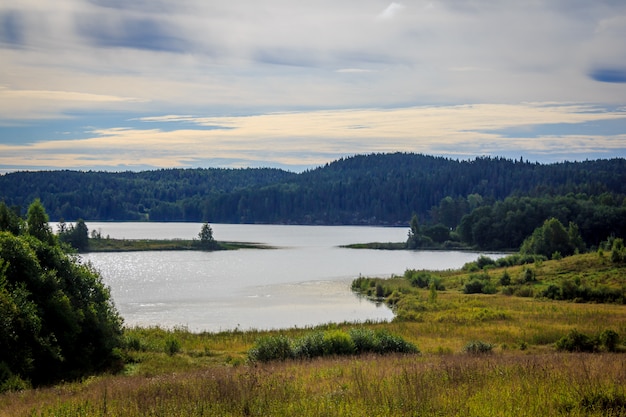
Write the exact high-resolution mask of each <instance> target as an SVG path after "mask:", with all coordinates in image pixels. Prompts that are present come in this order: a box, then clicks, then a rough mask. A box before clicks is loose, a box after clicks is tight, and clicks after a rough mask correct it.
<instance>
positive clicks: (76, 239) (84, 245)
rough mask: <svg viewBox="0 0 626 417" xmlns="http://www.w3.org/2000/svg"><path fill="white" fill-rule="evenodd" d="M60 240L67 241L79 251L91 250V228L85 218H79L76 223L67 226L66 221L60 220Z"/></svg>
mask: <svg viewBox="0 0 626 417" xmlns="http://www.w3.org/2000/svg"><path fill="white" fill-rule="evenodd" d="M58 236H59V240H60V241H61V242H63V243H67V244H68V245H70V246H71V247H72V248H74V249H76V250H77V251H79V252H86V251H87V250H89V229H88V228H87V225H86V224H85V221H84V220H83V219H78V220H77V221H76V225H73V224H70V225H69V226H67V225H66V224H65V222H64V221H61V222H59V232H58Z"/></svg>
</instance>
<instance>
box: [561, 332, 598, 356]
mask: <svg viewBox="0 0 626 417" xmlns="http://www.w3.org/2000/svg"><path fill="white" fill-rule="evenodd" d="M597 347H598V343H597V341H596V340H594V339H593V338H591V337H589V336H587V335H586V334H584V333H581V332H579V331H578V330H576V329H574V330H571V331H570V332H569V333H568V334H567V336H563V337H562V338H560V339H559V340H558V341H557V342H556V348H557V350H565V351H567V352H594V351H596V350H597Z"/></svg>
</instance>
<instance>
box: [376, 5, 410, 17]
mask: <svg viewBox="0 0 626 417" xmlns="http://www.w3.org/2000/svg"><path fill="white" fill-rule="evenodd" d="M404 8H405V6H404V5H402V4H400V3H396V2H392V3H391V4H390V5H389V6H387V7H386V8H385V10H383V11H382V12H381V13H380V14H379V15H378V17H379V18H381V19H392V18H394V17H395V16H396V15H398V14H399V13H401V12H402V10H404Z"/></svg>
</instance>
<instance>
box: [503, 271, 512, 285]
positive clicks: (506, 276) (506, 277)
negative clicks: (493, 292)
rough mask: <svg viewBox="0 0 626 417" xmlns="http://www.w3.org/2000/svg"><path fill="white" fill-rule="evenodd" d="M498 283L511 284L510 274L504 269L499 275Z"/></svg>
mask: <svg viewBox="0 0 626 417" xmlns="http://www.w3.org/2000/svg"><path fill="white" fill-rule="evenodd" d="M500 285H504V286H505V287H506V286H508V285H511V276H510V275H509V273H508V272H507V271H506V270H505V271H504V272H503V273H502V275H501V276H500Z"/></svg>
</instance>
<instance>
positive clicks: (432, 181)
mask: <svg viewBox="0 0 626 417" xmlns="http://www.w3.org/2000/svg"><path fill="white" fill-rule="evenodd" d="M607 193H608V194H610V195H619V196H623V195H624V194H626V160H624V159H611V160H595V161H584V162H564V163H556V164H538V163H529V162H524V161H522V160H519V161H517V160H515V161H514V160H508V159H502V158H476V159H474V160H470V161H458V160H452V159H447V158H440V157H433V156H427V155H419V154H407V153H394V154H372V155H357V156H354V157H350V158H344V159H340V160H337V161H334V162H332V163H329V164H326V165H325V166H323V167H319V168H317V169H313V170H309V171H306V172H303V173H300V174H296V173H292V172H287V171H284V170H279V169H269V168H265V169H165V170H155V171H144V172H121V173H111V172H92V171H90V172H78V171H45V172H44V171H41V172H15V173H9V174H5V175H3V176H0V200H3V201H4V202H5V203H6V204H7V205H9V206H14V207H17V208H18V209H19V208H20V207H21V208H24V207H27V206H28V205H29V204H30V203H31V202H32V201H34V199H35V198H40V199H41V201H42V203H43V205H44V206H45V207H46V210H47V212H48V213H49V215H50V218H51V220H59V219H61V218H63V219H65V220H66V221H71V220H76V219H78V218H83V219H88V220H92V221H96V220H100V221H132V220H135V221H136V220H149V221H194V222H200V221H211V222H216V223H293V224H372V225H406V224H408V222H409V220H410V218H411V215H412V214H413V213H416V214H418V216H419V217H420V218H421V219H424V220H425V221H426V222H430V223H433V224H434V223H437V222H442V223H444V224H446V223H450V224H448V226H450V227H453V226H456V225H457V224H458V223H459V222H460V218H461V217H462V216H463V215H464V214H467V213H469V212H470V211H471V210H472V209H474V208H475V206H476V205H479V204H485V203H493V202H495V201H499V200H503V199H505V198H507V197H510V196H531V197H544V196H553V195H566V194H574V195H584V196H585V197H590V196H600V195H603V194H607ZM446 198H450V199H452V201H453V202H454V203H455V204H454V205H455V207H454V208H453V209H454V210H456V213H453V214H448V215H449V216H452V219H442V218H441V217H442V213H440V212H439V211H438V208H439V206H440V205H441V203H442V201H443V200H444V199H446ZM460 200H462V201H460ZM456 206H458V207H456ZM443 217H445V216H443Z"/></svg>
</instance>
